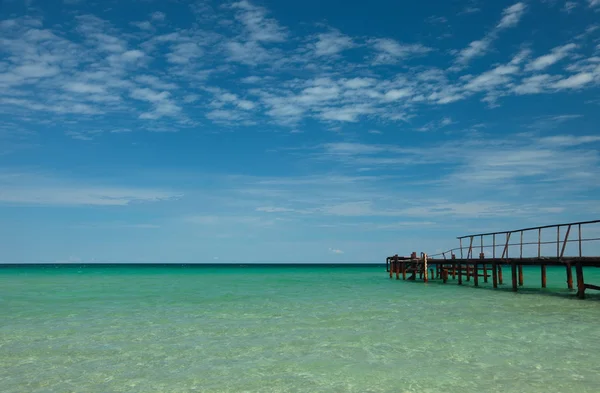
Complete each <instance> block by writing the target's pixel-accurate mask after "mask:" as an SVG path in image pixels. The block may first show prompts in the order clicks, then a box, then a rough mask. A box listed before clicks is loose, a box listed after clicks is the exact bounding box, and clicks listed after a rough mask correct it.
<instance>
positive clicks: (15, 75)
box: [0, 0, 600, 262]
mask: <svg viewBox="0 0 600 393" xmlns="http://www.w3.org/2000/svg"><path fill="white" fill-rule="evenodd" d="M598 21H600V1H598V0H578V1H562V0H555V1H552V0H537V1H522V2H514V1H511V2H504V1H494V2H490V1H488V2H483V1H471V0H464V1H452V2H450V1H423V2H416V3H414V2H411V3H410V4H408V3H406V2H396V1H381V0H372V1H369V2H364V1H344V2H341V1H329V2H321V1H319V2H317V1H314V0H308V1H302V2H289V1H266V0H265V1H252V2H250V1H245V0H243V1H239V2H216V1H214V2H211V1H204V0H201V1H195V2H194V1H189V2H188V1H175V0H172V1H151V0H138V1H118V2H117V1H91V0H79V1H77V0H60V1H59V0H55V1H51V0H44V1H42V0H28V1H25V0H2V1H0V216H1V217H2V219H1V220H0V237H1V239H2V242H1V246H0V262H65V261H72V262H79V261H81V262H215V261H223V262H230V261H247V262H335V261H352V262H381V261H383V260H384V258H385V256H387V255H390V254H393V253H400V254H409V253H410V252H411V251H418V252H420V251H426V252H430V253H433V252H435V251H438V250H441V249H448V248H451V247H454V246H456V244H457V241H456V240H455V237H456V236H458V235H463V234H468V233H472V232H478V231H488V230H503V229H514V228H519V227H526V226H530V225H538V224H539V225H542V224H553V223H559V222H569V221H576V220H580V219H581V220H584V219H594V218H597V217H598V216H600V202H599V201H600V193H599V191H600V175H599V166H600V157H599V152H598V148H599V147H600V130H599V129H598V124H599V121H600V115H599V112H600V95H599V89H598V87H599V85H600V24H599V23H598Z"/></svg>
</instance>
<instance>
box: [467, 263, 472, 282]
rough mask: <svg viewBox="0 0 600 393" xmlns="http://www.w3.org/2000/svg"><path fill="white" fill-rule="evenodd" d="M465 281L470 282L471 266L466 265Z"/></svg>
mask: <svg viewBox="0 0 600 393" xmlns="http://www.w3.org/2000/svg"><path fill="white" fill-rule="evenodd" d="M467 281H471V265H470V264H468V263H467Z"/></svg>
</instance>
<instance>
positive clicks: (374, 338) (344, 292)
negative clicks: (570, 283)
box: [0, 266, 600, 393]
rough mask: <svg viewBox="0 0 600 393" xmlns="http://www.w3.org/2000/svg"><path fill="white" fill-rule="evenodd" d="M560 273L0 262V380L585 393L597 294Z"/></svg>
mask: <svg viewBox="0 0 600 393" xmlns="http://www.w3.org/2000/svg"><path fill="white" fill-rule="evenodd" d="M599 270H600V269H596V271H595V270H594V269H591V268H588V269H586V270H585V273H586V276H587V278H588V281H590V282H592V283H596V284H600V274H599V273H600V271H599ZM508 276H509V272H507V271H506V270H505V280H506V278H508ZM490 281H491V280H490ZM564 281H565V279H564V271H563V270H562V269H561V270H556V269H551V268H549V279H548V285H549V287H550V288H549V289H548V290H544V291H542V290H539V289H529V288H528V287H531V288H537V287H539V270H538V269H527V268H526V269H525V289H523V290H521V291H520V292H519V293H517V294H515V293H512V292H511V291H510V289H509V288H507V289H500V290H494V289H491V288H490V287H491V283H490V284H482V285H481V287H480V288H474V287H472V285H470V284H467V285H464V286H462V287H459V286H458V285H456V283H455V282H452V281H450V282H449V283H448V284H446V285H443V284H441V283H439V282H430V283H428V284H424V283H423V282H404V281H402V280H400V281H397V280H395V279H393V280H390V279H389V278H388V276H387V273H386V272H385V269H384V268H382V267H379V266H377V267H343V268H342V267H304V268H298V267H245V268H242V267H221V268H215V267H212V268H209V267H202V268H181V267H119V268H114V267H56V268H54V267H51V268H33V267H30V268H15V267H13V268H0V391H1V392H3V393H11V392H15V393H23V392H103V393H107V392H419V393H425V392H444V393H452V392H527V393H533V392H544V393H549V392H560V393H567V392H594V393H598V392H600V324H599V322H600V296H599V295H597V294H594V291H589V294H590V296H588V299H586V300H583V301H582V300H577V299H576V298H575V296H574V293H573V292H569V291H568V290H566V289H565V284H564ZM509 286H510V284H509V283H508V280H506V281H505V285H504V287H509Z"/></svg>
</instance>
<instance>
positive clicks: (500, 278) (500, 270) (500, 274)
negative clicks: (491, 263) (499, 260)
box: [498, 264, 504, 285]
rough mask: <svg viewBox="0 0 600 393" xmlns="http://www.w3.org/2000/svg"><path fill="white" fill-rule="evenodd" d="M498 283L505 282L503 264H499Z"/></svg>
mask: <svg viewBox="0 0 600 393" xmlns="http://www.w3.org/2000/svg"><path fill="white" fill-rule="evenodd" d="M498 284H500V285H502V284H504V280H503V279H502V264H498Z"/></svg>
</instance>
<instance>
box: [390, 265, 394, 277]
mask: <svg viewBox="0 0 600 393" xmlns="http://www.w3.org/2000/svg"><path fill="white" fill-rule="evenodd" d="M393 275H394V262H393V261H390V278H392V276H393Z"/></svg>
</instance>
